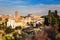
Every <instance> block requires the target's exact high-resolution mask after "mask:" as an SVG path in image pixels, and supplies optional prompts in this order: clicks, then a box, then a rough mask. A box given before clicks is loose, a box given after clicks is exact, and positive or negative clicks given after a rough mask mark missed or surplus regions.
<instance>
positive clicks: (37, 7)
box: [0, 0, 60, 15]
mask: <svg viewBox="0 0 60 40" xmlns="http://www.w3.org/2000/svg"><path fill="white" fill-rule="evenodd" d="M16 10H17V11H18V12H19V15H27V14H30V13H31V14H36V15H47V12H48V10H58V14H59V15H60V0H45V1H44V0H0V14H12V15H13V14H14V13H15V11H16Z"/></svg>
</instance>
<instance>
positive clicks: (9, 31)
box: [5, 27, 14, 34]
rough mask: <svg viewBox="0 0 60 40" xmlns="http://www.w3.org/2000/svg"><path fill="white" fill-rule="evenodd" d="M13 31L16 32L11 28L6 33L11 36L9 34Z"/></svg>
mask: <svg viewBox="0 0 60 40" xmlns="http://www.w3.org/2000/svg"><path fill="white" fill-rule="evenodd" d="M13 31H14V29H12V28H11V27H8V28H6V30H5V33H6V34H9V33H11V32H13Z"/></svg>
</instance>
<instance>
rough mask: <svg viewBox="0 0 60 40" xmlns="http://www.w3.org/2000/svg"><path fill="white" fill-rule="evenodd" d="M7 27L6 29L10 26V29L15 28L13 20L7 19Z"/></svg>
mask: <svg viewBox="0 0 60 40" xmlns="http://www.w3.org/2000/svg"><path fill="white" fill-rule="evenodd" d="M7 26H8V27H9V26H11V27H12V28H15V27H16V23H15V20H13V19H8V22H7Z"/></svg>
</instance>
